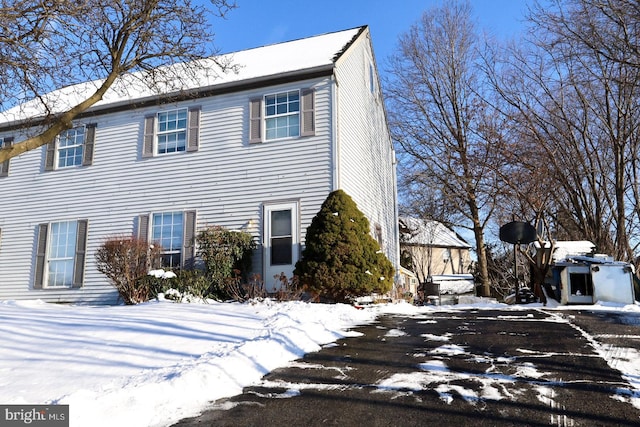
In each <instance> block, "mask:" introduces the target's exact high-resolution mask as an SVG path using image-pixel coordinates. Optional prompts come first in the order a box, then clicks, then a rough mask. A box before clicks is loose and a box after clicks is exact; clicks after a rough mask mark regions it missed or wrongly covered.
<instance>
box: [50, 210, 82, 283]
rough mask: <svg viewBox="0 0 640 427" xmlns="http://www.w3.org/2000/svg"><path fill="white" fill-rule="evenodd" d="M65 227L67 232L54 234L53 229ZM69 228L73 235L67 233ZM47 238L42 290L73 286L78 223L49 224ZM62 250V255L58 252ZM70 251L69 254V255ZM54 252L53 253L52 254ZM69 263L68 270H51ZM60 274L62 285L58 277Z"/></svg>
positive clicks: (61, 222)
mask: <svg viewBox="0 0 640 427" xmlns="http://www.w3.org/2000/svg"><path fill="white" fill-rule="evenodd" d="M63 224H66V225H67V232H65V233H64V234H62V233H54V229H55V228H58V227H61V226H62V225H63ZM69 226H72V227H73V234H70V233H69V231H68V230H69ZM48 233H49V234H48V236H47V258H46V266H47V268H46V269H45V278H44V281H43V288H47V289H60V288H71V287H72V286H73V274H74V271H75V259H76V251H77V241H78V221H58V222H51V223H49V228H48ZM58 249H62V253H61V252H60V251H59V250H58ZM69 251H70V254H69ZM54 252H55V253H54ZM69 263H70V268H69V267H67V268H63V269H62V270H61V271H59V269H57V268H56V269H55V271H54V270H52V267H54V266H61V265H62V266H64V265H65V264H66V265H68V264H69ZM61 273H62V283H60V281H59V280H58V276H60V274H61Z"/></svg>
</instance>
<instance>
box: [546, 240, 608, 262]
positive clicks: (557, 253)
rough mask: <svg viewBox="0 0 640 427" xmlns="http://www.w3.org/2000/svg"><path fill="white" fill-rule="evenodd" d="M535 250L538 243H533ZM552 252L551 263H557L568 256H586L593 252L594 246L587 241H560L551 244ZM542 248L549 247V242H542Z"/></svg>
mask: <svg viewBox="0 0 640 427" xmlns="http://www.w3.org/2000/svg"><path fill="white" fill-rule="evenodd" d="M535 246H536V248H539V247H540V244H539V243H538V242H535ZM553 246H554V250H553V254H552V256H551V259H553V261H559V260H562V259H565V258H567V257H570V256H580V255H587V254H590V253H592V252H593V250H594V249H595V247H596V245H594V244H593V243H592V242H590V241H588V240H560V241H557V242H554V243H553ZM544 247H545V248H549V247H551V243H550V242H544Z"/></svg>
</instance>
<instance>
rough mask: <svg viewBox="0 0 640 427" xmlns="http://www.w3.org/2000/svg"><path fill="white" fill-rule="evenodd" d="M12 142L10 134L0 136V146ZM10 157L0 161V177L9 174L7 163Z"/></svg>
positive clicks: (9, 144)
mask: <svg viewBox="0 0 640 427" xmlns="http://www.w3.org/2000/svg"><path fill="white" fill-rule="evenodd" d="M12 144H13V137H12V136H5V137H4V138H0V148H4V147H10V146H11V145H12ZM10 161H11V160H10V159H9V160H5V161H4V162H2V163H0V177H2V176H9V163H10Z"/></svg>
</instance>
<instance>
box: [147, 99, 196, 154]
mask: <svg viewBox="0 0 640 427" xmlns="http://www.w3.org/2000/svg"><path fill="white" fill-rule="evenodd" d="M171 114H175V118H173V119H172V120H161V119H160V118H161V117H162V116H165V115H167V116H168V115H171ZM181 114H184V117H182V118H181V117H180V115H181ZM155 122H156V125H155V126H156V135H155V141H154V142H155V144H154V153H155V154H156V155H160V156H161V155H165V154H174V153H183V152H186V151H187V145H188V141H187V140H188V129H189V109H188V108H186V107H183V108H173V109H171V110H163V111H158V112H157V113H156V120H155ZM180 122H184V126H180ZM163 124H174V125H175V127H172V126H168V128H166V129H164V130H163V129H161V126H162V125H163ZM180 135H182V138H181V139H182V145H181V146H180V145H178V144H177V141H179V139H178V138H179V136H180ZM172 136H173V137H175V141H176V142H175V146H174V147H172V148H174V149H173V150H171V151H168V150H167V148H168V145H167V144H168V142H167V141H165V142H164V143H163V144H164V145H165V151H163V152H161V151H160V140H161V139H163V138H170V137H172Z"/></svg>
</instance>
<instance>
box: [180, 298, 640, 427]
mask: <svg viewBox="0 0 640 427" xmlns="http://www.w3.org/2000/svg"><path fill="white" fill-rule="evenodd" d="M639 328H640V316H638V315H637V314H629V315H618V314H611V313H602V312H581V311H551V310H536V309H531V310H524V311H511V310H505V311H502V310H479V309H472V310H459V311H454V312H450V311H448V312H437V311H436V312H430V313H426V314H421V315H418V316H383V317H381V318H379V319H378V322H377V323H375V324H372V325H368V326H365V327H361V328H358V329H357V330H358V331H359V332H361V333H362V334H363V335H362V336H361V337H357V338H347V339H343V340H340V341H338V342H337V343H335V344H332V345H328V346H326V347H325V348H324V349H322V350H321V351H319V352H316V353H310V354H307V355H306V356H305V357H304V358H303V359H300V360H298V361H296V362H294V363H292V364H291V365H290V366H289V367H286V368H281V369H277V370H275V371H273V372H271V373H270V374H268V375H266V376H265V377H264V378H263V380H262V381H261V383H260V384H257V385H256V386H253V387H247V388H246V389H245V390H244V392H243V394H242V395H238V396H235V397H232V398H229V399H223V400H220V401H216V402H212V405H211V408H210V409H209V410H207V411H206V412H204V413H203V414H202V415H200V416H199V417H196V418H190V419H185V420H182V421H181V422H179V423H177V424H175V426H180V427H193V426H325V425H340V426H360V425H366V426H367V427H370V426H371V427H372V426H430V425H433V426H448V425H455V426H549V425H554V426H636V425H640V410H638V409H637V408H636V407H635V406H634V405H632V404H631V403H630V402H631V400H633V399H636V400H638V399H640V396H639V395H638V392H637V391H636V390H635V389H634V388H633V387H631V386H630V382H629V378H623V377H622V376H621V373H620V371H619V370H618V369H614V368H615V367H616V366H615V363H612V362H611V360H614V361H615V360H620V361H625V360H628V359H629V358H632V357H633V356H635V355H636V353H635V351H636V350H637V349H640V329H639ZM608 351H609V352H611V353H610V354H607V352H608ZM608 356H612V357H608ZM607 360H609V363H607ZM610 365H613V367H612V366H610Z"/></svg>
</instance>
